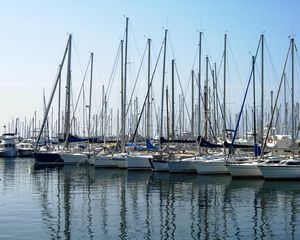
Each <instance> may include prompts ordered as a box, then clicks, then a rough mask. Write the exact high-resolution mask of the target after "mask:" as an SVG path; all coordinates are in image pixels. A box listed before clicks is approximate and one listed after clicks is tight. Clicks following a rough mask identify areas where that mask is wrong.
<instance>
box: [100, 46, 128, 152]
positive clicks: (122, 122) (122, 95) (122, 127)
mask: <svg viewBox="0 0 300 240" xmlns="http://www.w3.org/2000/svg"><path fill="white" fill-rule="evenodd" d="M123 44H124V41H123V40H121V148H122V152H125V120H124V119H125V107H124V75H123V59H124V58H123V52H124V50H123ZM102 134H103V133H102Z"/></svg>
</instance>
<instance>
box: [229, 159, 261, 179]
mask: <svg viewBox="0 0 300 240" xmlns="http://www.w3.org/2000/svg"><path fill="white" fill-rule="evenodd" d="M226 167H227V169H228V171H229V173H230V175H231V176H232V177H238V178H248V177H249V178H251V177H253V178H254V177H255V178H256V177H257V178H261V177H262V173H261V171H260V170H259V168H258V163H256V162H253V163H229V164H227V165H226Z"/></svg>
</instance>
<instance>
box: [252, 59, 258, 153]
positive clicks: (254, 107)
mask: <svg viewBox="0 0 300 240" xmlns="http://www.w3.org/2000/svg"><path fill="white" fill-rule="evenodd" d="M252 77H253V141H254V152H255V156H257V154H258V153H257V146H256V102H255V57H254V56H252Z"/></svg>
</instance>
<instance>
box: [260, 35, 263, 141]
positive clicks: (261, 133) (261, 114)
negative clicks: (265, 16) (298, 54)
mask: <svg viewBox="0 0 300 240" xmlns="http://www.w3.org/2000/svg"><path fill="white" fill-rule="evenodd" d="M260 118H261V119H260V139H261V140H260V142H261V144H263V141H264V35H263V34H262V35H261V113H260Z"/></svg>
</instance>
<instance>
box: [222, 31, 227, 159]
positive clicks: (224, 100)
mask: <svg viewBox="0 0 300 240" xmlns="http://www.w3.org/2000/svg"><path fill="white" fill-rule="evenodd" d="M226 48H227V34H226V33H225V35H224V79H223V113H224V114H223V142H224V143H225V142H226ZM225 155H226V150H225V145H224V156H225Z"/></svg>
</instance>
